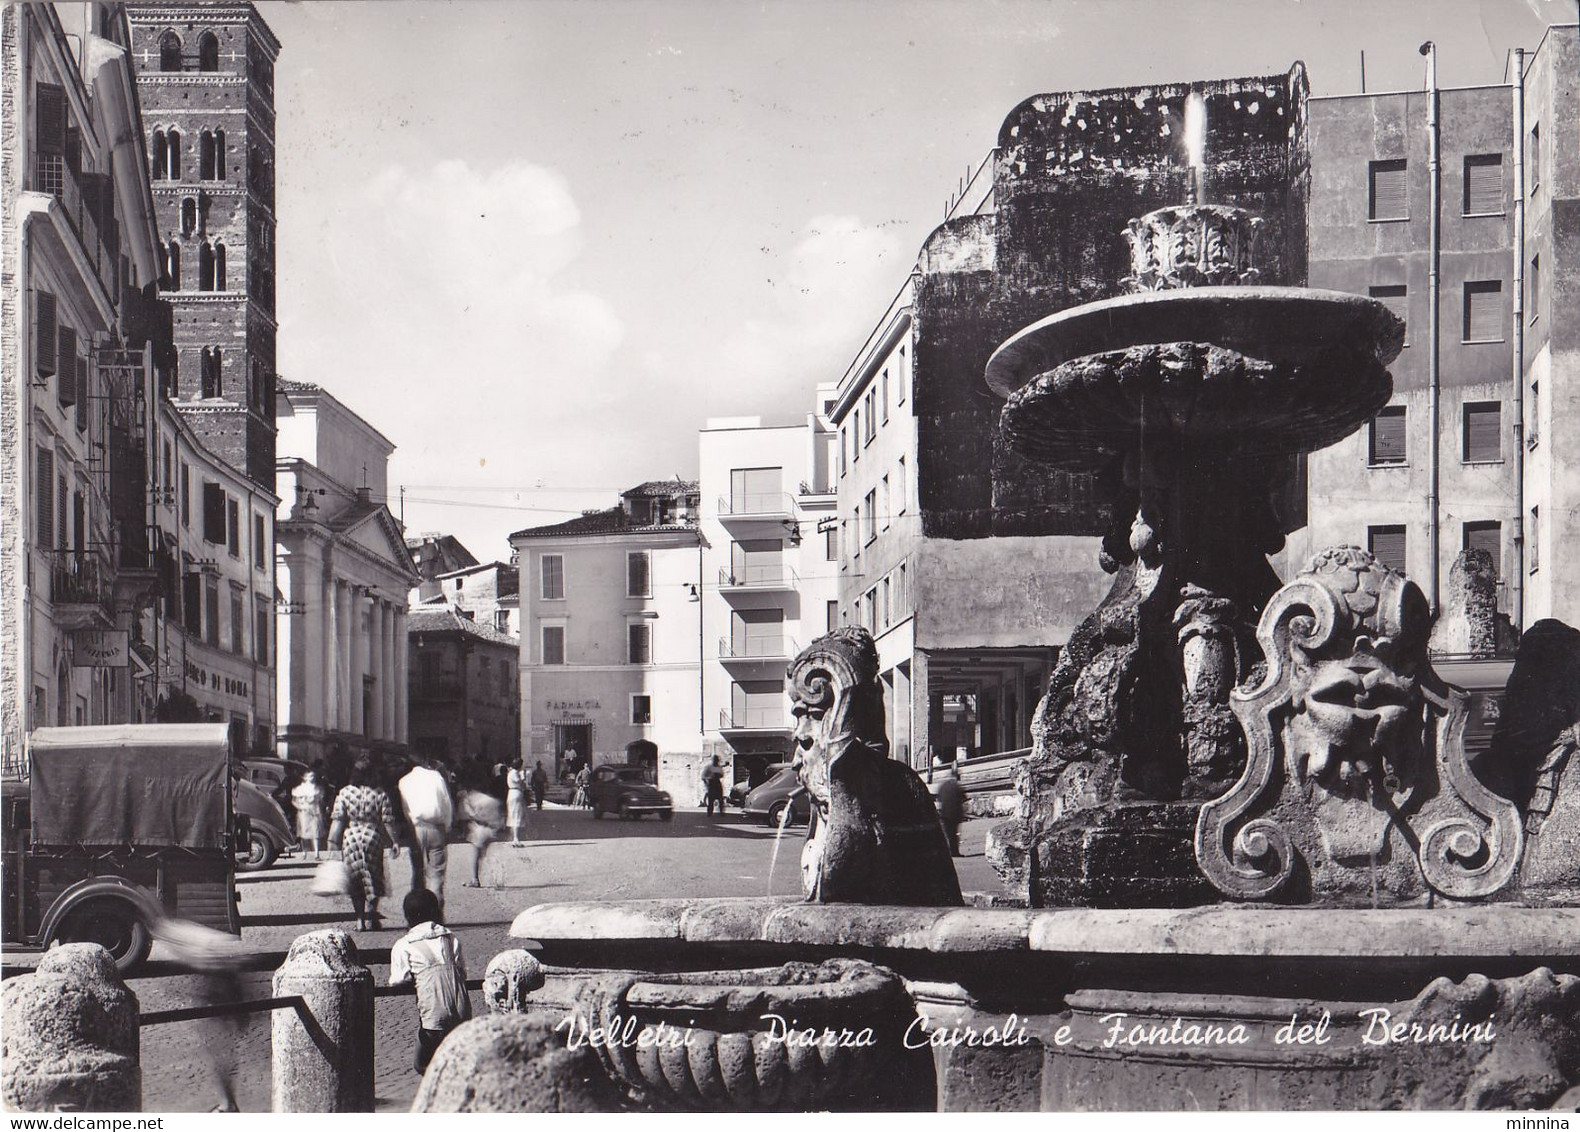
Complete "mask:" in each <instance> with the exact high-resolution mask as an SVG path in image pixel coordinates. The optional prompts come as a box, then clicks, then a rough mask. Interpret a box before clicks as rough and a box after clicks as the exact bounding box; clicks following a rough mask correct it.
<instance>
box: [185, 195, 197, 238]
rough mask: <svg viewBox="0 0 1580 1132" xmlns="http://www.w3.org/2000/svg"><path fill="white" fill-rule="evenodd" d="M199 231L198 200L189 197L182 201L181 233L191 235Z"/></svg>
mask: <svg viewBox="0 0 1580 1132" xmlns="http://www.w3.org/2000/svg"><path fill="white" fill-rule="evenodd" d="M195 231H197V201H196V200H195V199H194V198H192V197H187V198H186V199H184V200H183V201H182V202H181V234H182V235H183V236H190V235H191V234H192V233H193V232H195Z"/></svg>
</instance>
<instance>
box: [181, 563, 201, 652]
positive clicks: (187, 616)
mask: <svg viewBox="0 0 1580 1132" xmlns="http://www.w3.org/2000/svg"><path fill="white" fill-rule="evenodd" d="M181 622H182V624H183V625H185V626H186V631H187V632H188V633H191V634H193V635H194V636H196V635H197V634H199V633H202V632H203V575H202V574H197V573H192V574H185V575H183V576H182V578H181Z"/></svg>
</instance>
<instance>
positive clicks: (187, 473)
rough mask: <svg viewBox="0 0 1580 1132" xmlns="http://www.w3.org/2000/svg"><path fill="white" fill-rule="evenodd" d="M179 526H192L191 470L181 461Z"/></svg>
mask: <svg viewBox="0 0 1580 1132" xmlns="http://www.w3.org/2000/svg"><path fill="white" fill-rule="evenodd" d="M181 525H182V526H183V527H190V526H191V525H192V468H191V467H190V466H189V465H188V464H187V462H186V461H185V460H182V461H181Z"/></svg>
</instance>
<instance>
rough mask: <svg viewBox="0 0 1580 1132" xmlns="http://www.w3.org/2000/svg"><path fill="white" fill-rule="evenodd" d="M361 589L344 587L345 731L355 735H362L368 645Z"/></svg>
mask: <svg viewBox="0 0 1580 1132" xmlns="http://www.w3.org/2000/svg"><path fill="white" fill-rule="evenodd" d="M361 588H362V587H360V586H357V585H353V584H348V585H347V587H346V591H347V599H346V609H347V617H348V626H349V631H348V632H347V635H346V636H347V644H348V648H349V650H350V654H349V658H348V663H347V667H346V696H347V702H346V706H347V708H348V709H349V710H348V711H347V712H346V730H348V731H351V732H353V733H355V734H357V735H360V734H362V672H363V668H364V666H365V665H366V664H367V659H366V658H367V648H368V643H367V640H366V639H365V637H366V632H365V630H364V628H363V625H362V611H363V609H364V608H365V606H366V605H367V602H366V599H364V598H363V596H362V594H361V592H360V590H361Z"/></svg>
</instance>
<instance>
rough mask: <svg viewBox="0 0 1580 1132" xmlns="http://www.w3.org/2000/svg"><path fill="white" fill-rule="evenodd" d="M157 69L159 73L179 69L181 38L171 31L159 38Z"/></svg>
mask: <svg viewBox="0 0 1580 1132" xmlns="http://www.w3.org/2000/svg"><path fill="white" fill-rule="evenodd" d="M159 69H160V70H161V71H179V70H180V69H181V37H180V36H179V35H177V34H176V33H175V32H173V31H167V32H165V34H164V35H162V36H160V37H159Z"/></svg>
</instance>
